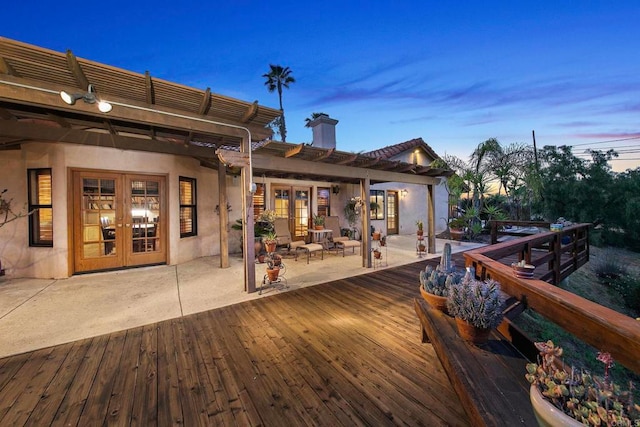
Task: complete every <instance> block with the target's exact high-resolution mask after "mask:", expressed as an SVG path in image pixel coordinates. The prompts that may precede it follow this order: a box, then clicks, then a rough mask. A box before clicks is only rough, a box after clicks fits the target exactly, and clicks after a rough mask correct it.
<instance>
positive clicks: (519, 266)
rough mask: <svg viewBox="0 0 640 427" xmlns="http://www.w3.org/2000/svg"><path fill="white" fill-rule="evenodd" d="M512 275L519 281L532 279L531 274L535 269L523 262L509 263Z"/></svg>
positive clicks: (533, 266)
mask: <svg viewBox="0 0 640 427" xmlns="http://www.w3.org/2000/svg"><path fill="white" fill-rule="evenodd" d="M511 268H512V269H513V274H515V276H516V277H518V278H520V279H532V278H533V272H534V271H535V269H536V266H535V265H531V264H527V262H526V261H525V260H522V261H520V262H514V263H511Z"/></svg>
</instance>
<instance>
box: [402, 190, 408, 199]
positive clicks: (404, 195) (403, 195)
mask: <svg viewBox="0 0 640 427" xmlns="http://www.w3.org/2000/svg"><path fill="white" fill-rule="evenodd" d="M407 194H409V190H407V189H406V188H403V189H402V190H400V195H401V196H402V198H403V199H404V198H405V197H407Z"/></svg>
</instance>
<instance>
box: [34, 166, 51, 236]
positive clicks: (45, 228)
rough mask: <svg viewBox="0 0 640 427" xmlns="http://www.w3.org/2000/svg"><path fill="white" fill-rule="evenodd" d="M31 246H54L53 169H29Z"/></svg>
mask: <svg viewBox="0 0 640 427" xmlns="http://www.w3.org/2000/svg"><path fill="white" fill-rule="evenodd" d="M28 174H29V212H32V211H35V212H33V214H31V216H29V246H48V247H53V205H52V192H51V169H29V170H28Z"/></svg>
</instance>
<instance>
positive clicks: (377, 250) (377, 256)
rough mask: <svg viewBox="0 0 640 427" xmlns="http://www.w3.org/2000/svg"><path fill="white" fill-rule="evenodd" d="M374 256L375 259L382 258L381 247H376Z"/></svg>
mask: <svg viewBox="0 0 640 427" xmlns="http://www.w3.org/2000/svg"><path fill="white" fill-rule="evenodd" d="M373 257H374V258H375V259H381V258H382V252H380V249H378V248H375V249H374V250H373Z"/></svg>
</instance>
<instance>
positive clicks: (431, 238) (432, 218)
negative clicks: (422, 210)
mask: <svg viewBox="0 0 640 427" xmlns="http://www.w3.org/2000/svg"><path fill="white" fill-rule="evenodd" d="M433 192H434V190H433V184H427V252H428V253H430V254H435V253H436V202H435V197H434V194H433Z"/></svg>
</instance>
